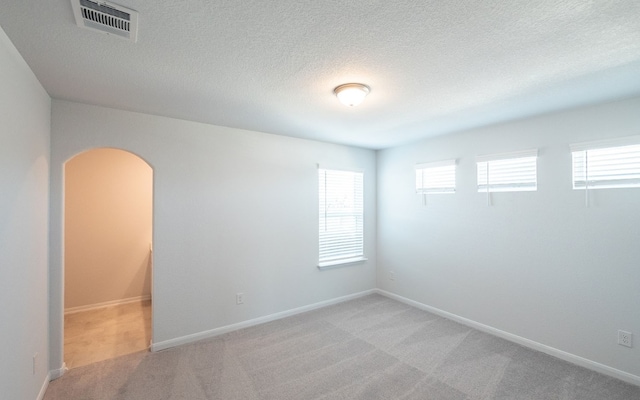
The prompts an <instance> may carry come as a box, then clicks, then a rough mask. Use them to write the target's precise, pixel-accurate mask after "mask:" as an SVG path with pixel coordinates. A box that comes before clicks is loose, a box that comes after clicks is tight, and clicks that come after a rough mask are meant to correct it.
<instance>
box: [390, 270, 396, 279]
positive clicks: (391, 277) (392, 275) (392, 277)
mask: <svg viewBox="0 0 640 400" xmlns="http://www.w3.org/2000/svg"><path fill="white" fill-rule="evenodd" d="M389 280H390V281H395V280H396V273H395V272H393V271H389Z"/></svg>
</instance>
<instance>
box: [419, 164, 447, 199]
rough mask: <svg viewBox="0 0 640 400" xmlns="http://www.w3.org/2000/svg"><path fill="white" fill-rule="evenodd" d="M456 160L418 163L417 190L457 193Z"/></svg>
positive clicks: (421, 192) (425, 192) (421, 191)
mask: <svg viewBox="0 0 640 400" xmlns="http://www.w3.org/2000/svg"><path fill="white" fill-rule="evenodd" d="M455 191H456V160H447V161H439V162H431V163H422V164H417V165H416V192H417V193H420V194H427V193H437V194H441V193H455Z"/></svg>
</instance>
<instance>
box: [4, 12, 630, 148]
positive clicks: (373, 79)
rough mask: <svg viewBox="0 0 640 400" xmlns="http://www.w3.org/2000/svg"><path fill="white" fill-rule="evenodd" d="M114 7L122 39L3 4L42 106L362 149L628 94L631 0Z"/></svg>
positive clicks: (60, 15)
mask: <svg viewBox="0 0 640 400" xmlns="http://www.w3.org/2000/svg"><path fill="white" fill-rule="evenodd" d="M115 2H116V3H118V4H121V5H123V6H126V7H130V8H132V9H134V10H137V11H138V12H139V13H140V20H139V31H138V42H137V43H131V42H128V41H126V40H122V39H120V38H117V37H113V36H108V35H103V34H100V33H96V32H93V31H89V30H84V29H81V28H79V27H77V25H76V24H75V20H74V18H73V12H72V8H71V4H70V2H69V0H47V1H43V0H2V3H1V5H0V26H1V27H2V28H3V29H4V30H5V32H6V33H7V35H8V36H9V38H10V39H11V40H12V41H13V43H14V45H15V46H16V47H17V48H18V50H19V51H20V53H21V54H22V56H23V57H24V58H25V60H26V61H27V63H28V64H29V66H30V67H31V68H32V69H33V71H34V73H35V74H36V76H37V77H38V79H39V80H40V82H42V84H43V86H44V87H45V89H46V90H47V91H48V92H49V94H50V95H51V96H52V97H54V98H58V99H67V100H73V101H79V102H83V103H89V104H97V105H102V106H107V107H114V108H119V109H125V110H132V111H139V112H144V113H151V114H157V115H164V116H169V117H175V118H182V119H187V120H192V121H200V122H206V123H211V124H216V125H223V126H230V127H237V128H243V129H250V130H256V131H262V132H269V133H275V134H280V135H288V136H295V137H302V138H309V139H317V140H323V141H329V142H336V143H342V144H350V145H356V146H361V147H367V148H374V149H379V148H385V147H390V146H395V145H399V144H403V143H407V142H410V141H414V140H418V139H420V138H424V137H429V136H434V135H439V134H444V133H448V132H453V131H457V130H461V129H465V128H469V127H474V126H479V125H486V124H490V123H496V122H501V121H506V120H510V119H515V118H520V117H524V116H530V115H535V114H539V113H543V112H547V111H551V110H558V109H566V108H569V107H575V106H579V105H583V104H590V103H595V102H601V101H608V100H613V99H618V98H623V97H629V96H635V95H640V1H638V0H620V1H614V0H594V1H587V0H564V1H545V0H539V1H531V0H527V1H520V0H514V1H505V0H499V1H462V0H450V1H435V0H430V1H424V0H423V1H415V0H396V1H389V0H366V1H365V0H325V1H317V0H316V1H310V0H280V1H268V0H267V1H265V0H244V1H239V0H218V1H214V0H154V1H150V0H117V1H115ZM347 82H361V83H365V84H367V85H369V86H370V87H371V89H372V92H371V94H370V95H369V97H368V98H367V99H366V100H365V102H364V103H363V104H362V105H361V106H359V107H355V108H347V107H345V106H343V105H341V104H340V103H338V101H337V99H336V98H335V96H334V95H333V92H332V91H333V88H334V87H335V86H337V85H339V84H342V83H347ZM639 112H640V111H639Z"/></svg>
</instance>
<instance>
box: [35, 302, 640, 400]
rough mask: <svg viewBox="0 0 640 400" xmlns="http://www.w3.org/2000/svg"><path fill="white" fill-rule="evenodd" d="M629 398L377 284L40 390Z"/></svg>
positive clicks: (301, 397)
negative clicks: (352, 296) (379, 289)
mask: <svg viewBox="0 0 640 400" xmlns="http://www.w3.org/2000/svg"><path fill="white" fill-rule="evenodd" d="M63 399H64V400H72V399H73V400H84V399H91V400H98V399H130V400H160V399H171V400H173V399H188V400H203V399H223V400H234V399H238V400H253V399H265V400H266V399H269V400H294V399H295V400H311V399H322V400H330V399H336V400H338V399H340V400H343V399H364V400H375V399H403V400H410V399H431V400H441V399H442V400H463V399H510V400H518V399H522V400H524V399H532V400H544V399H554V400H559V399H562V400H568V399H576V400H632V399H640V387H638V386H633V385H629V384H627V383H624V382H622V381H619V380H616V379H612V378H609V377H606V376H604V375H600V374H598V373H595V372H591V371H589V370H586V369H584V368H581V367H577V366H574V365H572V364H569V363H566V362H564V361H561V360H558V359H555V358H553V357H550V356H547V355H545V354H542V353H539V352H536V351H532V350H529V349H526V348H524V347H521V346H519V345H516V344H513V343H511V342H508V341H505V340H502V339H499V338H496V337H493V336H491V335H487V334H485V333H481V332H479V331H476V330H474V329H470V328H468V327H466V326H463V325H460V324H457V323H455V322H452V321H449V320H446V319H443V318H440V317H438V316H436V315H433V314H430V313H427V312H424V311H421V310H418V309H415V308H412V307H410V306H407V305H405V304H402V303H399V302H397V301H394V300H391V299H388V298H385V297H383V296H379V295H371V296H367V297H363V298H360V299H357V300H353V301H349V302H346V303H342V304H338V305H334V306H330V307H327V308H323V309H320V310H316V311H312V312H308V313H305V314H300V315H297V316H294V317H290V318H286V319H282V320H279V321H275V322H270V323H267V324H264V325H259V326H256V327H252V328H247V329H243V330H240V331H236V332H232V333H229V334H226V335H222V336H218V337H216V338H213V339H208V340H203V341H200V342H197V343H193V344H189V345H184V346H180V347H177V348H173V349H169V350H166V351H162V352H158V353H147V352H142V353H135V354H131V355H127V356H123V357H119V358H116V359H113V360H107V361H102V362H99V363H96V364H92V365H89V366H86V367H80V368H77V369H73V370H71V371H69V372H67V373H66V374H65V375H64V376H63V377H62V378H60V379H58V380H56V381H53V382H51V384H50V385H49V389H48V390H47V393H46V396H45V400H63Z"/></svg>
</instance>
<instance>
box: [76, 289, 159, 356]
mask: <svg viewBox="0 0 640 400" xmlns="http://www.w3.org/2000/svg"><path fill="white" fill-rule="evenodd" d="M150 341H151V301H150V300H148V301H143V302H135V303H129V304H122V305H118V306H110V307H104V308H100V309H96V310H89V311H82V312H77V313H73V314H67V315H65V316H64V361H65V363H66V365H67V368H77V367H81V366H84V365H88V364H92V363H95V362H98V361H103V360H108V359H110V358H114V357H119V356H123V355H126V354H131V353H135V352H138V351H141V350H145V349H147V348H148V347H149V343H150Z"/></svg>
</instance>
